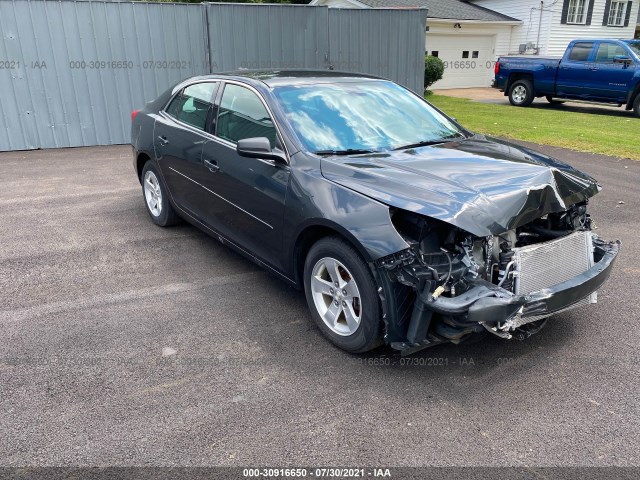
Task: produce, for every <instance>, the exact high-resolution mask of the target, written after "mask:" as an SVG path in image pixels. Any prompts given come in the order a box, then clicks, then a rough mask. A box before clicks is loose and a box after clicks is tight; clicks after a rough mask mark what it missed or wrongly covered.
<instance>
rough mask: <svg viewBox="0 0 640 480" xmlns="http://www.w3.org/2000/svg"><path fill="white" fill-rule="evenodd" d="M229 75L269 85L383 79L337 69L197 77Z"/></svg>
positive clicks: (253, 72)
mask: <svg viewBox="0 0 640 480" xmlns="http://www.w3.org/2000/svg"><path fill="white" fill-rule="evenodd" d="M220 77H227V78H229V79H230V80H241V81H247V80H248V81H249V82H256V83H263V84H265V85H267V86H269V87H276V86H287V85H305V84H306V85H310V84H318V83H338V82H362V81H371V80H381V78H380V77H374V76H373V75H366V74H362V73H353V72H337V71H335V70H286V69H282V70H235V71H231V72H222V73H212V74H210V75H203V76H200V77H196V78H198V79H203V80H204V79H215V78H220Z"/></svg>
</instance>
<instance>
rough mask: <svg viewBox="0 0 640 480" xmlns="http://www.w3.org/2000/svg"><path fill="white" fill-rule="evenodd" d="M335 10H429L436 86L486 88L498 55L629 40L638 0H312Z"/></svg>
mask: <svg viewBox="0 0 640 480" xmlns="http://www.w3.org/2000/svg"><path fill="white" fill-rule="evenodd" d="M311 5H326V6H329V7H335V8H411V7H413V8H416V7H421V8H427V9H428V26H429V28H428V31H427V33H426V51H427V53H429V54H432V55H436V56H438V57H440V58H441V59H442V60H444V62H445V66H446V70H445V75H444V78H443V79H442V80H441V81H440V82H438V83H436V84H435V85H434V88H466V87H483V86H488V85H489V84H490V83H491V79H492V78H493V64H494V62H495V60H496V58H497V57H499V56H500V55H508V54H526V55H550V56H560V55H562V54H563V53H564V51H565V48H566V46H567V44H568V43H569V42H570V41H571V40H573V39H576V38H633V37H634V35H635V32H636V28H637V27H638V26H640V14H639V11H638V10H639V5H640V0H627V1H615V0H544V1H540V0H469V1H465V0H312V2H311Z"/></svg>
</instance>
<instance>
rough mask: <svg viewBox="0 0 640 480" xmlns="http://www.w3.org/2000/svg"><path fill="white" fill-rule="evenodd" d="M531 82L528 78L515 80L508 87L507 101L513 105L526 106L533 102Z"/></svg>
mask: <svg viewBox="0 0 640 480" xmlns="http://www.w3.org/2000/svg"><path fill="white" fill-rule="evenodd" d="M533 99H534V96H533V84H532V83H531V81H529V80H516V81H515V82H513V83H512V84H511V87H510V88H509V102H510V103H511V105H513V106H514V107H528V106H529V105H531V104H532V103H533Z"/></svg>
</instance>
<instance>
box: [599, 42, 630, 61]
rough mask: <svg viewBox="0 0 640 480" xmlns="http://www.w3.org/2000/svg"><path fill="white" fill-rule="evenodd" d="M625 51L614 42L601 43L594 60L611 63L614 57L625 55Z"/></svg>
mask: <svg viewBox="0 0 640 480" xmlns="http://www.w3.org/2000/svg"><path fill="white" fill-rule="evenodd" d="M626 56H627V51H626V50H625V49H624V48H623V47H621V46H620V45H616V44H615V43H601V44H600V46H599V47H598V54H597V55H596V62H599V63H613V61H614V59H615V58H616V57H626Z"/></svg>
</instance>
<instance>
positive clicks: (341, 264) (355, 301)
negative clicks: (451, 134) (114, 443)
mask: <svg viewBox="0 0 640 480" xmlns="http://www.w3.org/2000/svg"><path fill="white" fill-rule="evenodd" d="M336 267H337V269H336ZM303 275H304V291H305V295H306V298H307V304H308V305H309V310H311V316H312V317H313V320H314V322H315V323H316V325H317V326H318V328H319V329H320V330H321V331H322V333H323V334H324V336H325V337H327V338H328V339H329V340H330V341H331V342H332V343H333V344H334V345H336V346H337V347H339V348H341V349H342V350H345V351H347V352H350V353H363V352H367V351H369V350H373V349H374V348H376V347H378V346H380V345H382V343H383V342H382V314H381V312H382V309H381V306H380V298H379V296H378V293H377V289H376V286H375V282H374V280H373V275H372V274H371V271H370V270H369V267H368V266H367V264H366V263H365V261H364V260H363V259H362V257H361V256H360V254H359V253H358V252H357V251H356V249H355V248H353V247H352V246H351V245H350V244H349V243H347V242H345V241H344V240H342V239H341V238H339V237H326V238H323V239H321V240H319V241H318V242H317V243H316V244H314V245H313V246H312V247H311V249H310V250H309V253H308V254H307V258H306V260H305V264H304V274H303ZM312 279H313V280H312ZM336 281H337V282H339V284H340V285H339V288H336ZM312 283H313V285H312ZM336 302H338V303H336Z"/></svg>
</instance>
